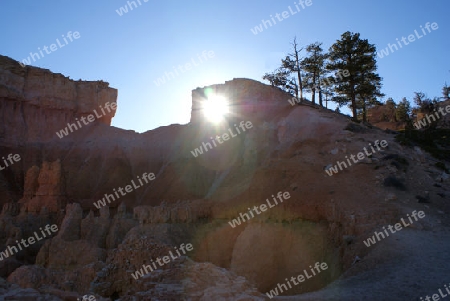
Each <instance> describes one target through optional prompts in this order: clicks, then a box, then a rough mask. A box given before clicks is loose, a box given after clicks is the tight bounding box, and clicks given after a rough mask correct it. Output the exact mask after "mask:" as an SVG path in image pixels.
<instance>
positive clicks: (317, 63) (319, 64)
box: [301, 42, 327, 106]
mask: <svg viewBox="0 0 450 301" xmlns="http://www.w3.org/2000/svg"><path fill="white" fill-rule="evenodd" d="M321 46H322V43H319V42H315V43H313V44H310V45H308V46H307V47H306V52H307V54H308V56H307V57H305V58H304V59H303V60H302V62H301V66H302V68H303V70H304V71H305V72H306V73H307V83H308V88H309V90H310V91H311V101H312V103H316V100H315V99H316V90H318V91H319V104H320V105H321V106H323V103H322V97H321V89H320V79H321V78H322V77H323V76H324V75H325V73H326V70H325V67H324V63H325V59H326V57H327V55H326V54H324V53H323V49H322V47H321ZM317 88H318V89H317Z"/></svg>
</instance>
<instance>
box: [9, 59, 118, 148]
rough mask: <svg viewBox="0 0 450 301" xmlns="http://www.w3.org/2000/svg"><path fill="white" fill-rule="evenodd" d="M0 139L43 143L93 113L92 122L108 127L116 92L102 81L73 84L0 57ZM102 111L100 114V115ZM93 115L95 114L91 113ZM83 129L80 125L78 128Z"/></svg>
mask: <svg viewBox="0 0 450 301" xmlns="http://www.w3.org/2000/svg"><path fill="white" fill-rule="evenodd" d="M0 65H1V68H0V102H1V103H2V106H1V107H0V114H1V115H2V116H3V124H2V125H3V126H2V127H1V128H0V137H4V138H6V141H5V142H9V143H11V144H17V143H20V142H44V141H48V140H51V139H54V138H55V137H56V136H55V132H56V131H59V130H61V129H62V128H64V127H65V126H66V125H67V123H74V122H76V121H77V118H78V119H80V118H81V117H83V116H85V117H86V116H88V115H89V114H93V113H94V110H96V111H97V116H98V117H96V118H95V121H93V123H96V122H100V123H103V124H107V125H110V124H111V119H112V118H113V117H114V115H115V110H109V111H108V110H105V104H106V103H109V104H112V103H116V100H117V90H116V89H113V88H110V87H109V84H108V83H107V82H103V81H74V80H72V79H70V78H68V77H66V76H64V75H62V74H56V73H52V72H51V71H50V70H47V69H41V68H37V67H32V66H25V67H22V66H21V65H20V64H19V63H18V62H16V61H14V60H12V59H10V58H8V57H5V56H1V55H0ZM102 108H103V111H102ZM94 114H95V113H94ZM82 125H83V124H82Z"/></svg>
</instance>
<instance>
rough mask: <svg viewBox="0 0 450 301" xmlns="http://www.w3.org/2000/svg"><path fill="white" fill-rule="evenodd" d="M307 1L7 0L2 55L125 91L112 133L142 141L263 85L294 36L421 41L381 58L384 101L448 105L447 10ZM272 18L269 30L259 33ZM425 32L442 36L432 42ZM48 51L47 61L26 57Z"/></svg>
mask: <svg viewBox="0 0 450 301" xmlns="http://www.w3.org/2000/svg"><path fill="white" fill-rule="evenodd" d="M302 1H303V4H302V3H300V2H301V1H300V0H273V1H269V0H245V1H242V0H240V1H237V0H227V1H206V0H196V1H172V0H166V1H157V0H147V1H146V0H134V1H131V0H130V1H126V0H108V1H92V0H89V1H88V0H77V1H68V0H61V1H48V0H42V1H35V0H21V1H17V0H2V1H1V2H0V12H1V14H2V18H0V34H1V37H2V39H1V42H0V54H2V55H6V56H9V57H11V58H13V59H15V60H18V61H21V62H23V60H24V59H25V60H27V58H28V60H29V62H30V64H31V65H33V66H37V67H41V68H45V69H50V70H51V71H52V72H55V73H62V74H63V75H65V76H68V77H70V78H71V79H74V80H78V79H82V80H103V81H106V82H109V84H110V87H113V88H116V89H118V99H117V102H118V109H117V112H116V116H115V117H114V119H113V121H112V125H113V126H116V127H119V128H123V129H126V130H134V131H136V132H139V133H142V132H145V131H148V130H151V129H155V128H157V127H160V126H167V125H170V124H186V123H188V122H189V119H190V112H191V106H192V102H191V91H192V90H193V89H196V88H197V87H204V86H207V85H212V84H222V83H224V82H225V81H228V80H232V79H233V78H250V79H254V80H258V81H261V82H264V81H263V79H262V76H263V75H264V73H266V72H271V71H273V70H274V69H276V68H277V67H278V66H279V64H280V60H281V58H283V57H284V56H285V55H286V54H287V53H289V52H290V50H291V48H290V47H291V46H290V43H291V42H292V40H293V38H294V37H297V41H298V43H299V45H300V46H306V45H308V44H311V43H314V42H316V41H318V42H322V43H323V48H324V50H328V49H329V47H330V46H331V45H332V44H333V43H334V42H336V40H339V39H340V37H341V35H342V34H343V33H344V32H346V31H351V32H355V33H356V32H358V33H360V34H361V38H362V39H367V40H368V41H369V43H371V44H374V45H375V46H376V48H377V50H378V52H379V53H380V49H384V48H386V47H387V46H388V43H390V44H396V43H397V40H396V39H399V40H401V38H402V37H405V38H407V37H408V35H411V34H413V35H415V36H417V34H415V30H416V31H417V33H418V36H419V37H420V38H414V41H413V42H409V41H408V40H405V41H406V43H408V45H406V44H405V43H404V42H400V43H401V45H402V47H401V48H400V47H399V46H398V44H397V48H398V49H397V50H395V48H394V47H393V46H391V48H392V49H394V51H390V52H389V55H387V56H384V57H383V58H378V63H377V66H378V73H379V75H380V76H381V77H382V78H383V81H382V85H383V86H382V90H381V91H382V92H383V93H385V94H386V97H384V98H383V100H386V99H387V98H388V97H392V98H393V99H394V100H395V101H396V102H399V101H400V100H401V99H402V97H406V98H407V99H408V100H410V101H412V98H413V96H414V92H416V91H422V92H424V93H426V94H427V95H428V96H429V97H435V96H441V89H442V86H443V85H444V84H445V83H446V82H447V83H449V84H450V60H449V59H448V55H446V54H448V51H449V49H450V40H449V33H450V31H449V26H450V18H448V11H449V9H450V1H448V0H434V1H417V0H395V1H392V0H377V1H373V0H340V1H336V0H310V2H306V1H305V0H302ZM133 2H134V4H133ZM308 4H309V6H308ZM125 7H126V8H127V12H125V10H124V8H125ZM121 8H122V9H121ZM131 8H132V9H131ZM283 11H286V13H284V15H281V14H282V13H283ZM277 13H278V14H280V15H278V18H279V19H281V21H279V19H277V17H276V14H277ZM271 15H272V17H273V18H274V20H275V22H273V21H272V26H270V25H269V24H268V23H267V22H266V26H267V28H265V27H261V28H262V29H263V30H262V32H258V33H257V34H254V31H255V27H256V26H259V25H260V24H261V22H262V20H271ZM427 22H430V24H431V23H433V22H436V23H437V26H438V28H436V27H435V28H436V29H430V32H428V31H427V30H426V29H425V24H426V23H427ZM421 26H422V28H424V30H425V32H426V33H427V34H426V35H424V33H423V32H422V28H421ZM435 26H436V25H435ZM252 29H253V30H252ZM69 32H71V33H72V36H73V38H72V40H70V39H69V38H68V36H69ZM75 32H78V34H74V33H75ZM76 37H77V38H76ZM57 39H59V45H61V46H59V45H58V44H57ZM64 39H65V40H64ZM411 39H412V38H411ZM65 41H67V43H66V42H65ZM52 44H57V45H56V46H53V49H50V45H52ZM45 46H46V47H47V52H48V53H46V52H43V54H44V55H43V56H41V57H40V58H37V57H36V56H35V57H34V60H33V59H32V58H31V57H30V52H33V53H38V52H39V49H40V50H42V51H44V50H43V49H44V47H45ZM303 54H304V53H303ZM187 63H189V64H190V65H188V66H186V64H187ZM179 65H181V66H182V67H181V69H180V68H179V67H178V66H179ZM183 66H186V67H183ZM188 69H189V70H188ZM169 72H172V73H173V75H171V74H170V73H169ZM166 74H167V75H166ZM163 77H164V79H165V82H164V83H163V82H162V81H161V78H163ZM158 79H160V80H158ZM266 83H267V82H266Z"/></svg>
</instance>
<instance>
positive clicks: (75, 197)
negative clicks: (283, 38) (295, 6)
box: [0, 57, 450, 301]
mask: <svg viewBox="0 0 450 301" xmlns="http://www.w3.org/2000/svg"><path fill="white" fill-rule="evenodd" d="M207 91H213V92H215V93H217V94H221V95H223V96H224V97H226V98H227V99H229V101H230V102H231V103H232V115H233V116H239V117H234V118H230V119H229V120H228V124H224V125H222V126H221V127H209V126H206V121H205V120H204V118H203V116H202V114H203V113H202V110H201V108H202V106H201V102H202V101H204V98H205V97H206V95H207V94H208V93H209V92H207ZM192 93H193V94H192V95H193V100H192V101H193V104H192V108H193V109H192V114H191V122H190V123H189V124H187V125H171V126H167V127H161V128H158V129H155V130H152V131H148V132H146V133H142V134H137V133H135V132H133V131H125V130H121V129H117V128H114V127H111V126H110V125H109V124H110V121H111V118H112V117H113V116H114V113H111V114H107V115H105V116H104V117H103V118H101V119H99V120H98V122H94V123H92V124H90V125H87V126H85V127H82V128H80V129H78V130H76V131H74V132H73V133H70V134H69V135H67V136H66V137H64V138H61V139H60V138H58V137H57V135H56V134H55V133H56V131H58V130H60V129H62V128H64V127H66V126H67V123H73V122H75V121H76V118H81V117H82V116H87V115H88V114H90V112H92V110H95V108H97V107H98V106H100V105H105V104H106V103H107V102H110V103H113V102H114V103H115V102H116V97H117V91H116V90H115V89H112V88H109V87H108V84H107V83H103V82H80V81H79V82H74V81H72V80H70V79H68V78H66V77H64V76H62V75H58V74H52V73H51V72H49V71H48V70H44V69H39V68H34V67H28V66H27V67H26V68H22V67H20V65H19V64H18V63H17V62H15V61H13V60H11V59H8V58H6V57H0V112H1V113H2V116H5V118H6V119H5V122H4V123H3V124H2V125H1V128H0V152H1V153H6V154H8V153H12V152H14V153H19V154H20V155H21V157H22V158H23V160H22V161H20V162H19V163H20V164H19V163H17V164H15V165H14V166H12V167H11V168H10V169H8V170H7V171H4V172H2V173H1V174H0V175H1V177H0V187H3V188H2V189H0V200H1V201H2V203H1V204H0V205H2V206H3V210H2V217H1V222H0V247H1V248H0V249H1V250H4V249H5V248H6V246H8V245H9V244H11V243H13V242H14V240H15V239H22V238H27V237H29V236H31V235H33V232H34V231H36V230H37V229H39V227H42V226H44V225H46V224H48V223H56V224H57V225H58V227H59V231H58V233H57V234H56V236H54V237H52V238H48V239H46V240H45V241H42V242H41V243H39V244H35V245H33V247H30V248H29V249H27V250H23V251H21V252H19V253H17V254H15V255H14V256H11V257H10V258H8V259H6V260H5V261H4V262H3V265H1V264H0V274H1V276H3V277H5V278H7V281H8V283H2V282H0V294H3V296H8V298H10V296H11V295H10V294H11V292H14V294H16V295H17V296H31V297H29V298H36V299H37V298H48V300H70V298H72V299H75V298H78V297H81V296H82V295H85V294H94V295H95V296H97V298H98V299H97V300H102V299H101V298H111V299H113V300H130V301H131V300H150V299H151V298H158V299H160V300H182V299H183V298H184V299H189V300H263V295H262V293H265V292H267V291H268V290H270V289H272V288H274V287H275V286H276V285H277V283H280V282H284V281H285V279H286V278H290V277H292V276H295V275H297V274H299V272H300V271H302V270H303V269H306V268H308V266H309V265H313V264H314V263H315V262H316V261H320V262H323V261H326V262H327V263H328V266H329V269H328V270H327V271H326V272H324V273H323V274H321V275H320V276H317V278H314V279H311V280H310V281H308V282H305V283H304V284H302V285H301V286H298V287H295V288H293V289H291V290H289V291H287V292H285V294H286V295H295V294H300V293H307V292H311V291H316V290H320V289H322V288H324V287H325V286H327V285H329V284H330V283H331V285H330V287H331V286H332V285H333V284H335V283H338V284H339V283H342V282H343V283H344V284H343V285H342V287H346V285H347V287H348V286H349V283H351V281H357V280H352V278H351V277H352V276H355V275H356V276H358V275H362V274H363V273H368V274H365V275H369V276H367V278H364V277H362V278H361V279H359V280H358V281H362V282H364V279H370V280H373V279H374V280H375V281H380V283H381V284H380V287H382V288H383V290H386V291H387V290H388V289H387V288H386V285H388V282H387V281H385V282H382V280H379V278H377V277H378V276H377V275H378V274H377V273H378V271H379V270H377V269H376V266H375V265H374V263H379V264H380V265H381V266H383V267H384V266H385V265H388V264H391V262H390V257H389V256H390V255H393V256H394V255H395V256H398V257H396V258H399V262H401V261H402V260H406V259H405V257H402V256H401V255H398V250H399V248H401V247H402V246H406V245H409V246H410V245H412V244H411V241H412V240H414V239H413V238H408V236H407V237H404V240H403V241H401V242H396V241H395V239H391V240H387V239H386V240H385V241H384V242H382V243H381V242H380V243H379V244H377V246H376V247H374V248H373V249H372V248H367V247H366V246H365V245H364V244H363V240H365V239H366V238H367V237H368V236H371V235H373V231H375V230H378V231H380V229H381V227H382V226H386V225H389V224H394V223H396V222H398V221H399V219H400V217H402V216H405V214H406V213H405V212H411V211H412V210H411V211H409V210H410V208H411V209H414V210H425V211H426V213H427V217H428V216H429V219H427V220H424V221H421V222H418V223H416V224H415V225H414V228H411V229H408V230H404V232H405V233H406V234H405V235H409V233H411V235H420V233H421V232H420V231H424V232H425V231H430V230H431V229H433V231H436V238H433V239H436V240H441V236H440V235H441V234H442V232H440V231H441V230H442V227H444V226H446V225H447V224H448V221H447V220H446V219H444V218H441V217H440V215H439V211H441V212H448V211H450V207H449V205H448V204H447V202H445V200H446V199H449V198H450V192H449V190H448V188H447V186H448V183H449V181H450V180H449V178H448V177H446V176H443V172H442V170H440V169H439V166H436V165H435V161H433V160H432V159H431V156H430V155H428V154H427V153H426V152H424V151H422V150H420V148H416V149H414V148H409V147H406V146H403V145H401V144H399V143H397V141H396V139H395V136H394V135H392V134H389V133H386V132H383V131H381V130H379V129H377V128H371V127H369V126H366V125H361V124H355V123H352V122H351V121H350V120H349V118H348V117H346V116H344V115H341V114H338V113H335V112H331V111H330V110H327V109H324V108H320V107H317V106H313V105H308V104H306V103H305V104H304V105H298V106H291V105H290V104H289V102H288V101H287V100H288V99H289V98H291V96H290V95H288V94H286V93H284V92H283V91H281V90H279V89H277V88H275V87H270V86H267V85H264V84H262V83H259V82H256V81H253V80H249V79H233V80H232V81H228V82H226V83H225V84H220V85H214V86H211V87H205V88H199V89H196V90H194V91H193V92H192ZM238 118H239V119H238ZM241 121H250V122H251V123H252V124H253V127H252V128H251V129H249V130H248V131H246V132H244V133H241V134H240V135H238V136H237V137H235V138H233V139H231V140H229V141H227V143H224V144H222V145H219V146H218V147H216V148H214V149H212V150H210V151H208V152H206V153H204V154H203V155H201V156H198V157H194V156H193V155H192V153H191V151H192V150H193V149H195V148H196V147H198V146H199V145H201V144H202V143H203V142H209V141H210V137H212V136H215V135H221V134H223V133H225V132H227V131H228V129H229V128H234V124H238V123H240V122H241ZM42 125H45V126H42ZM375 140H386V141H387V143H388V145H389V146H388V147H387V148H385V149H383V150H382V151H379V152H377V153H374V154H372V155H371V156H370V157H368V158H366V160H364V161H361V162H359V163H358V164H354V165H352V166H351V167H349V168H346V169H344V170H340V171H339V172H338V173H337V174H334V175H333V176H329V175H327V173H326V172H325V170H324V168H325V167H326V166H329V165H330V164H331V165H333V164H336V163H335V162H336V161H343V160H344V158H346V156H350V155H351V154H357V153H358V152H361V151H362V149H363V148H364V147H367V146H368V145H369V143H372V142H374V141H375ZM441 163H442V162H441ZM442 164H443V165H444V167H445V166H448V162H447V161H444V162H443V163H442ZM145 172H147V173H150V172H151V173H154V174H155V176H156V178H155V180H154V181H151V182H149V183H148V184H144V185H142V187H139V188H137V189H135V190H133V191H132V192H130V193H128V194H126V195H125V196H120V197H119V198H117V199H116V200H114V201H112V202H111V203H109V204H107V205H106V206H104V207H102V208H101V209H97V208H96V207H95V206H94V205H93V203H94V202H96V201H98V200H100V199H101V198H103V197H104V195H105V194H112V193H113V191H114V189H117V188H118V187H124V186H125V185H127V184H129V183H130V181H131V180H133V179H136V178H137V176H141V175H142V174H143V173H145ZM446 185H447V186H446ZM278 192H289V193H290V196H291V197H290V198H289V199H288V200H285V201H284V202H283V203H282V204H279V205H277V206H276V207H274V208H271V209H269V210H267V211H266V212H263V213H261V214H257V215H256V216H254V217H252V218H251V219H250V220H246V221H244V220H242V221H241V222H240V224H236V225H235V226H234V227H233V226H231V225H230V223H229V222H230V221H232V220H233V219H235V218H237V217H239V216H241V214H243V213H247V212H249V210H250V209H249V208H253V207H254V206H259V205H260V204H263V203H265V202H266V199H267V198H269V199H271V198H272V195H276V194H277V193H278ZM416 196H420V197H421V199H420V200H422V202H420V203H418V202H417V200H416ZM423 200H425V201H426V202H428V203H424V202H423ZM437 220H439V222H437ZM407 231H408V232H407ZM399 237H400V236H399ZM414 237H415V236H414ZM429 239H430V240H432V238H429ZM182 243H184V244H186V243H192V245H193V246H194V250H193V251H192V252H191V253H189V254H187V256H181V257H179V258H178V259H177V260H174V261H171V262H170V264H167V265H165V266H163V267H161V268H159V269H157V270H155V271H153V272H152V273H149V274H148V275H145V276H144V277H142V278H140V279H139V280H135V279H133V277H132V273H134V272H135V271H137V270H139V269H140V268H142V266H143V265H144V264H148V263H149V262H150V260H155V259H156V258H157V257H163V256H166V255H167V254H168V252H169V251H170V250H173V248H174V247H175V246H179V245H180V244H182ZM379 246H380V247H379ZM384 246H387V247H386V248H385V247H384ZM391 248H392V249H391ZM373 250H381V251H373ZM382 251H383V252H385V254H384V255H383V256H381V255H379V253H377V252H381V253H383V252H382ZM386 254H387V255H386ZM388 255H389V256H388ZM415 255H417V254H415ZM414 258H416V257H414ZM440 258H441V259H442V260H443V259H445V258H443V257H440ZM408 266H409V265H408ZM411 266H413V265H411ZM396 268H397V266H395V267H392V268H391V269H389V270H390V271H394V270H396ZM405 271H406V270H405ZM405 273H406V272H405ZM409 276H411V275H409ZM382 277H384V276H382ZM411 277H413V276H411ZM336 279H339V280H337V281H335V280H336ZM349 279H350V280H349ZM408 279H409V278H408ZM414 279H415V280H414ZM430 279H431V278H430ZM416 280H417V281H418V279H417V277H416V278H414V277H413V280H411V281H416ZM408 281H409V280H408ZM423 281H424V283H426V284H425V285H426V287H427V288H431V287H433V285H432V283H431V280H429V279H425V280H423ZM363 284H365V283H362V284H361V286H363ZM370 289H372V291H371V292H372V293H375V291H376V287H374V288H370ZM323 291H324V293H323V295H320V296H319V297H317V299H318V300H320V299H321V297H322V296H326V295H327V292H330V290H328V287H327V288H326V289H323ZM333 292H334V291H333ZM420 292H421V290H420V289H418V288H417V287H416V288H414V287H412V286H411V289H409V290H408V292H407V293H404V292H402V294H401V297H405V296H407V298H408V299H409V300H412V299H414V298H416V297H417V296H418V295H420V294H419V293H420ZM338 294H341V292H339V290H338ZM45 296H47V297H45ZM359 296H360V295H358V294H355V295H354V297H351V298H347V300H361V298H360V299H358V298H359ZM298 297H299V296H296V297H294V298H298ZM5 298H6V297H5ZM23 298H26V297H23ZM51 298H53V299H51ZM305 298H306V297H305ZM352 298H353V299H352ZM363 299H367V298H363ZM385 299H386V298H385ZM46 300H47V299H46ZM326 300H335V299H332V297H330V298H329V299H326ZM367 300H371V299H367ZM372 300H373V299H372ZM389 300H401V299H399V298H391V299H389Z"/></svg>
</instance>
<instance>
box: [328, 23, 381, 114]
mask: <svg viewBox="0 0 450 301" xmlns="http://www.w3.org/2000/svg"><path fill="white" fill-rule="evenodd" d="M329 60H330V62H329V63H328V65H327V69H328V70H330V71H338V70H348V71H349V73H350V75H349V76H348V77H345V78H343V79H342V80H341V81H340V83H339V84H337V85H336V86H335V91H336V93H337V94H338V96H337V97H335V98H334V100H335V101H337V102H338V104H339V106H342V105H346V104H349V106H350V107H351V109H352V114H353V119H354V120H357V116H358V114H357V110H358V108H360V109H362V110H363V116H364V114H365V111H366V109H367V104H370V103H373V102H374V101H376V97H378V96H379V95H382V94H381V93H380V91H379V90H380V87H381V78H380V77H379V75H378V74H377V73H375V71H376V48H375V46H374V45H372V44H369V42H368V40H362V39H360V34H359V33H351V32H349V31H347V32H345V33H343V34H342V36H341V39H340V40H338V41H336V42H335V43H334V44H333V45H332V46H331V47H330V50H329ZM363 118H364V117H363Z"/></svg>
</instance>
